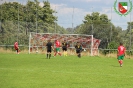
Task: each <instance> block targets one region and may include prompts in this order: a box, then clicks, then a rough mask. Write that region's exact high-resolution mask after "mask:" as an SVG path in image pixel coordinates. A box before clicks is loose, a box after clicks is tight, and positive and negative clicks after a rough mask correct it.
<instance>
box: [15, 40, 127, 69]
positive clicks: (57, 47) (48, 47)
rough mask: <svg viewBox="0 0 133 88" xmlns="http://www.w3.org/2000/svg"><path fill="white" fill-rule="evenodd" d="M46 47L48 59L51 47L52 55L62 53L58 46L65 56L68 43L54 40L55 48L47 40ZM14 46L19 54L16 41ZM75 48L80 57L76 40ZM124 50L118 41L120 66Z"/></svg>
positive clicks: (78, 44) (79, 47)
mask: <svg viewBox="0 0 133 88" xmlns="http://www.w3.org/2000/svg"><path fill="white" fill-rule="evenodd" d="M46 47H47V58H49V59H50V57H51V52H52V49H53V50H54V49H55V54H54V56H56V55H57V54H59V55H60V56H61V55H62V54H61V53H60V47H62V50H63V54H64V56H67V48H68V43H67V41H66V40H64V42H62V44H61V43H60V42H59V41H58V40H56V41H55V48H54V47H53V44H52V42H51V40H48V42H47V44H46ZM14 48H15V50H16V51H17V54H19V47H18V42H15V43H14ZM75 49H76V53H77V56H78V57H79V58H80V57H81V51H82V46H81V44H80V43H79V42H77V44H76V45H75ZM125 51H126V48H125V47H124V46H123V44H122V43H120V45H119V46H118V49H117V59H118V62H119V64H120V66H121V67H122V65H123V59H124V56H125Z"/></svg>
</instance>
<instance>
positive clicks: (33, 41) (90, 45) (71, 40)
mask: <svg viewBox="0 0 133 88" xmlns="http://www.w3.org/2000/svg"><path fill="white" fill-rule="evenodd" d="M57 39H58V40H59V41H60V42H61V43H62V42H63V41H64V40H66V41H67V43H68V50H70V52H71V54H73V53H74V52H75V45H76V43H77V42H80V43H81V45H82V47H83V49H84V51H85V52H86V53H88V55H91V56H93V55H98V54H99V51H98V46H99V44H100V41H101V40H99V39H96V38H94V37H93V35H85V34H53V33H34V32H32V33H30V37H29V53H31V52H43V51H44V50H46V43H47V41H48V40H51V42H52V43H53V44H54V42H55V40H57Z"/></svg>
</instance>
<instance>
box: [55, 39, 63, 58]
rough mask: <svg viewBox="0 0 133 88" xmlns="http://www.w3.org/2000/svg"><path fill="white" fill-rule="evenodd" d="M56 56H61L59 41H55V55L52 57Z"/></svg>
mask: <svg viewBox="0 0 133 88" xmlns="http://www.w3.org/2000/svg"><path fill="white" fill-rule="evenodd" d="M56 54H59V55H60V56H61V53H60V42H59V40H56V41H55V54H54V56H56Z"/></svg>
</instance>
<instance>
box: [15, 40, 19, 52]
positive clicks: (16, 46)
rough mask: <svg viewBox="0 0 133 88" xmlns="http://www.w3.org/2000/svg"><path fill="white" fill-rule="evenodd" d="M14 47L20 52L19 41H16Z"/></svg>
mask: <svg viewBox="0 0 133 88" xmlns="http://www.w3.org/2000/svg"><path fill="white" fill-rule="evenodd" d="M14 48H15V50H16V52H17V54H19V47H18V42H17V41H16V42H15V43H14Z"/></svg>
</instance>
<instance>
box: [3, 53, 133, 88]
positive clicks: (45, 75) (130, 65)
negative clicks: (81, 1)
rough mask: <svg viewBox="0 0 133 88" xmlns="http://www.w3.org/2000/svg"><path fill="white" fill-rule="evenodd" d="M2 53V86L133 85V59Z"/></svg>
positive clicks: (88, 87)
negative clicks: (120, 59)
mask: <svg viewBox="0 0 133 88" xmlns="http://www.w3.org/2000/svg"><path fill="white" fill-rule="evenodd" d="M45 57H46V55H43V54H19V55H17V54H0V88H132V87H133V60H132V59H124V65H123V67H120V66H119V64H118V62H117V59H116V58H109V57H89V56H83V57H82V58H80V59H79V58H78V57H76V56H67V57H63V56H62V57H60V56H57V57H52V58H51V59H45Z"/></svg>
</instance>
